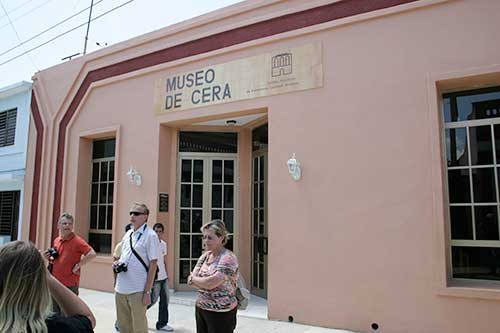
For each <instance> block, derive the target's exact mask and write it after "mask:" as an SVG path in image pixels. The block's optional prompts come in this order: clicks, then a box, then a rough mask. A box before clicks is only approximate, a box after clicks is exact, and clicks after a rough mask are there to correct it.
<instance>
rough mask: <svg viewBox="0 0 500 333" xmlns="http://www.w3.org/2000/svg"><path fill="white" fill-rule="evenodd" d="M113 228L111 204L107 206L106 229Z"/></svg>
mask: <svg viewBox="0 0 500 333" xmlns="http://www.w3.org/2000/svg"><path fill="white" fill-rule="evenodd" d="M112 229H113V206H108V216H107V218H106V230H112Z"/></svg>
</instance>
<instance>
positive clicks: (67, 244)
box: [44, 213, 96, 295]
mask: <svg viewBox="0 0 500 333" xmlns="http://www.w3.org/2000/svg"><path fill="white" fill-rule="evenodd" d="M73 226H74V219H73V216H71V215H70V214H69V213H63V214H62V215H61V217H60V218H59V221H58V228H59V237H57V238H56V239H55V240H54V244H53V248H54V249H55V250H57V253H56V254H54V253H50V252H49V250H47V251H45V252H44V255H45V257H47V258H48V259H49V260H50V262H51V266H52V275H53V276H54V277H55V278H56V279H58V280H59V281H60V282H61V283H62V284H64V285H65V286H66V287H67V288H68V289H70V290H71V291H72V292H74V293H75V294H76V295H78V286H79V285H80V268H81V267H82V266H83V265H85V264H86V263H88V262H89V261H90V260H92V259H94V258H95V257H96V253H95V251H94V249H92V247H91V246H90V245H89V244H87V242H85V241H84V240H83V239H82V238H81V237H79V236H77V235H76V234H75V233H74V231H73Z"/></svg>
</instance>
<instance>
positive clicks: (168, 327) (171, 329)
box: [158, 324, 174, 332]
mask: <svg viewBox="0 0 500 333" xmlns="http://www.w3.org/2000/svg"><path fill="white" fill-rule="evenodd" d="M173 330H174V329H173V327H172V326H169V325H168V324H167V325H165V326H163V327H160V328H159V329H158V331H167V332H172V331H173Z"/></svg>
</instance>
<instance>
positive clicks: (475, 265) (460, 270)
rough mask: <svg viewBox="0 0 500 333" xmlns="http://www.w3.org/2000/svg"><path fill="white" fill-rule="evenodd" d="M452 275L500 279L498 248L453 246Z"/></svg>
mask: <svg viewBox="0 0 500 333" xmlns="http://www.w3.org/2000/svg"><path fill="white" fill-rule="evenodd" d="M451 249H452V252H451V256H452V263H453V277H454V278H465V279H481V280H500V274H497V272H498V271H499V267H500V248H490V247H461V246H453V247H452V248H451Z"/></svg>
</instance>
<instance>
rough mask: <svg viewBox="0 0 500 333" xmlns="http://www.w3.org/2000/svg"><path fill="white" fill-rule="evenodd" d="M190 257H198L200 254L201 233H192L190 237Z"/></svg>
mask: <svg viewBox="0 0 500 333" xmlns="http://www.w3.org/2000/svg"><path fill="white" fill-rule="evenodd" d="M192 242H193V243H192V251H193V252H192V253H191V255H192V257H193V258H199V257H200V256H201V249H202V235H193V238H192Z"/></svg>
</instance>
